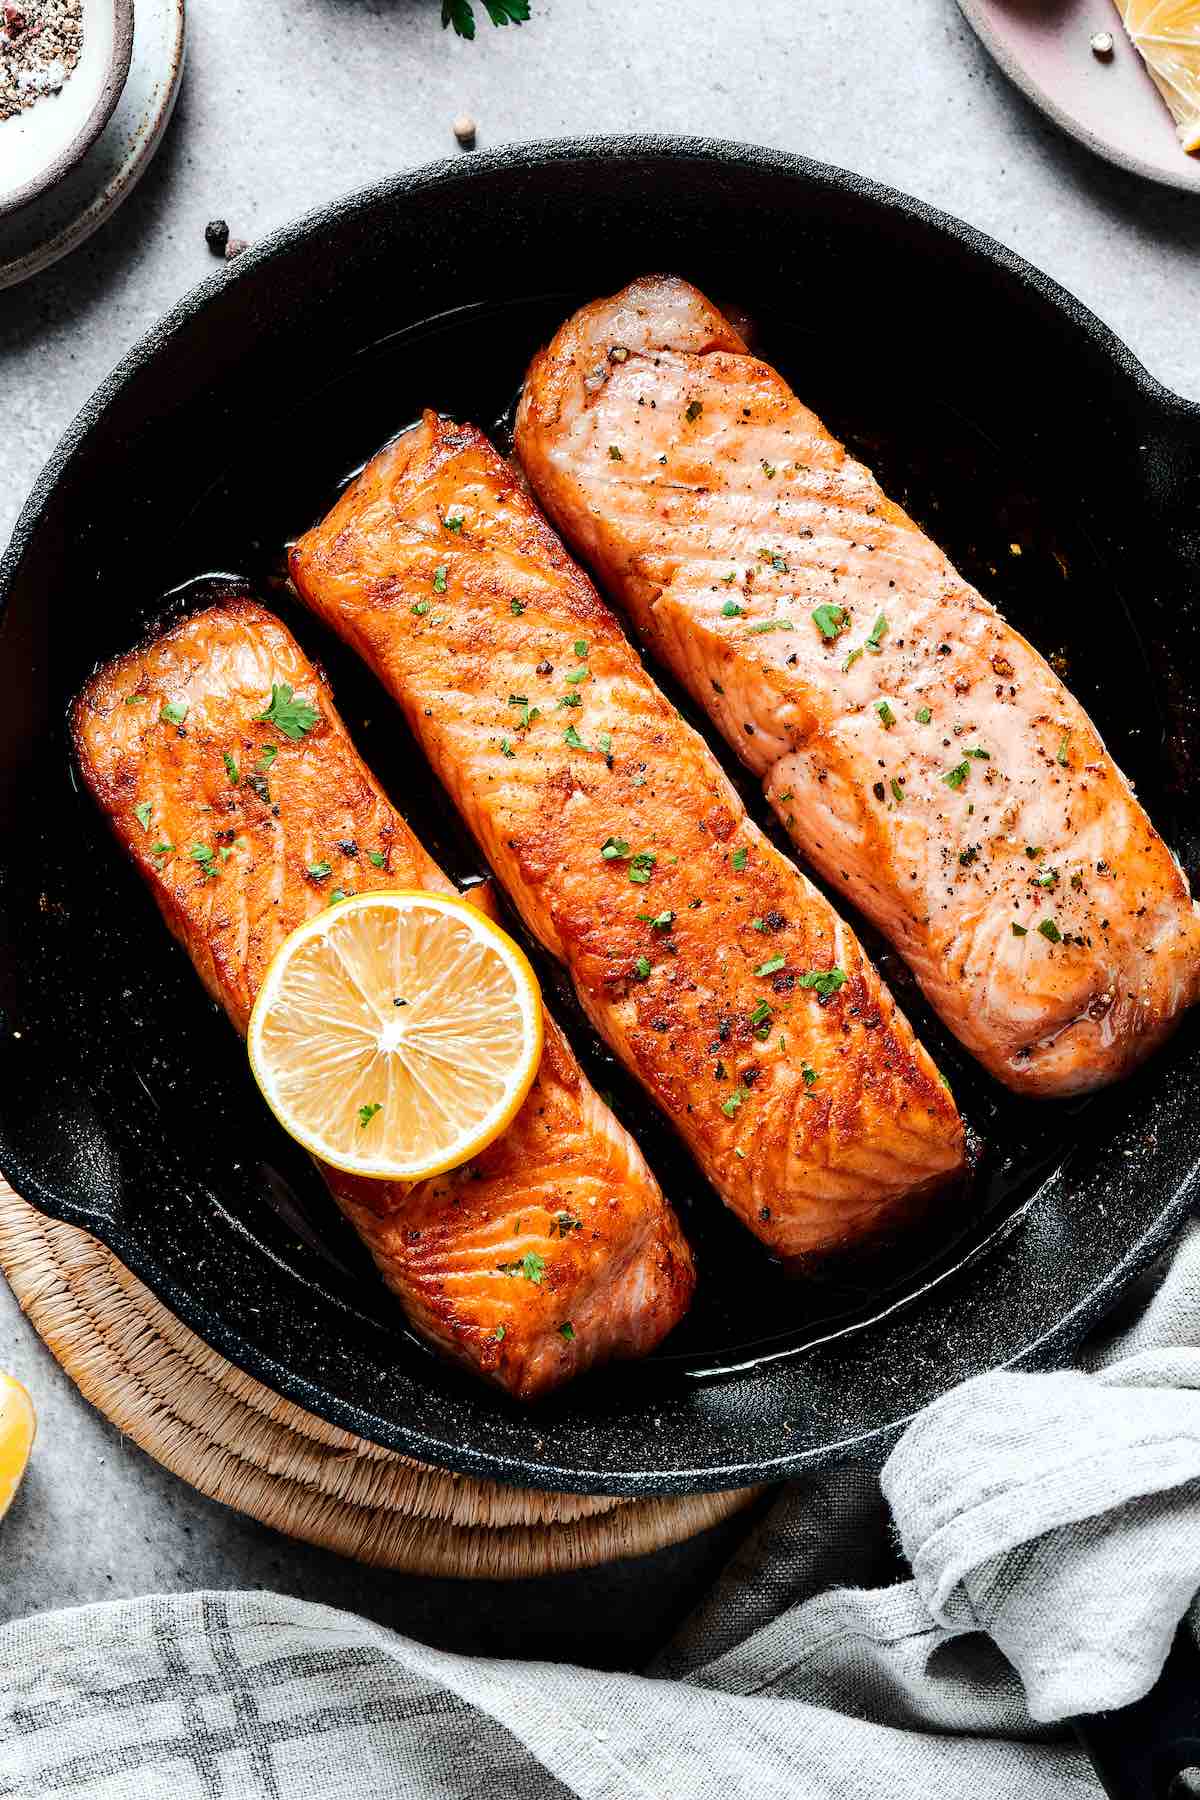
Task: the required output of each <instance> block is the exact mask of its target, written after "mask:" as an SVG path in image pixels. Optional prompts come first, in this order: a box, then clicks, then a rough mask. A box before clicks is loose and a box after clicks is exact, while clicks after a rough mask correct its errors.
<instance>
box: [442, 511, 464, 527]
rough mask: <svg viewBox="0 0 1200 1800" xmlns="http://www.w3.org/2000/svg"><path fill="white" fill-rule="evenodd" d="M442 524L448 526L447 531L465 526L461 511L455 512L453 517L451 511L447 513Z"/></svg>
mask: <svg viewBox="0 0 1200 1800" xmlns="http://www.w3.org/2000/svg"><path fill="white" fill-rule="evenodd" d="M442 524H443V525H444V526H445V527H446V530H447V531H461V530H462V528H463V516H462V514H461V513H455V515H454V517H453V518H451V517H450V515H449V513H447V514H446V517H445V518H444V519H443V520H442Z"/></svg>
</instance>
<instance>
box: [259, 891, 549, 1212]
mask: <svg viewBox="0 0 1200 1800" xmlns="http://www.w3.org/2000/svg"><path fill="white" fill-rule="evenodd" d="M247 1046H248V1049H249V1052H250V1067H251V1068H252V1069H253V1071H254V1077H255V1080H256V1081H257V1082H258V1085H259V1087H260V1088H261V1089H262V1092H263V1097H264V1099H265V1100H266V1102H267V1105H268V1106H269V1107H270V1108H271V1111H272V1112H273V1113H274V1114H275V1117H276V1118H277V1119H278V1120H279V1123H280V1124H281V1125H282V1126H283V1128H284V1130H285V1131H288V1132H290V1133H291V1135H292V1136H293V1137H294V1138H296V1139H297V1140H298V1141H299V1142H300V1143H301V1144H303V1145H304V1147H305V1149H306V1150H309V1151H311V1153H312V1154H313V1155H314V1156H318V1157H320V1158H321V1159H322V1161H324V1162H327V1163H332V1164H333V1166H334V1167H335V1168H338V1169H345V1170H347V1171H349V1172H350V1173H351V1174H355V1175H367V1176H371V1177H374V1178H375V1179H378V1180H403V1181H417V1180H420V1179H422V1178H423V1177H425V1176H427V1175H437V1174H440V1173H441V1171H442V1170H444V1169H451V1168H454V1167H456V1166H457V1165H458V1164H459V1163H464V1162H467V1161H468V1160H469V1159H470V1158H471V1157H472V1156H474V1155H476V1154H477V1153H478V1152H479V1151H480V1150H482V1149H483V1148H484V1146H485V1145H486V1144H490V1143H491V1141H492V1139H493V1138H495V1137H498V1136H499V1134H500V1133H501V1132H502V1131H503V1130H504V1128H505V1126H506V1125H508V1124H509V1123H510V1121H511V1120H512V1118H513V1116H514V1114H515V1113H516V1111H517V1109H518V1108H519V1107H520V1105H521V1102H522V1101H523V1100H524V1098H525V1096H526V1094H527V1093H528V1092H529V1087H530V1083H531V1082H532V1081H533V1078H534V1076H535V1075H536V1073H537V1068H538V1063H539V1062H540V1060H541V1055H542V1002H541V995H540V993H539V991H538V985H537V981H536V978H535V976H534V973H533V970H532V969H531V968H530V966H529V963H528V961H527V959H526V957H525V955H524V954H523V952H522V951H521V950H520V949H519V948H518V946H517V945H516V944H514V943H513V941H512V939H511V938H510V937H509V936H508V935H507V933H505V932H503V931H501V929H500V927H499V926H498V925H496V924H494V923H493V922H492V920H491V919H489V918H487V917H485V915H484V914H483V913H481V912H480V911H478V910H477V909H476V908H475V907H473V906H471V905H469V904H468V903H467V902H466V901H465V900H460V899H457V898H455V897H452V896H450V895H447V894H432V893H424V892H413V893H409V892H402V893H388V892H382V893H370V894H358V895H354V896H352V897H350V898H349V899H345V900H339V901H337V902H336V903H335V904H334V905H333V906H330V907H328V908H327V909H326V910H325V911H324V912H322V913H318V914H317V915H316V917H315V918H312V919H308V920H307V921H306V922H305V923H304V924H303V925H301V926H300V927H299V928H298V929H297V930H296V931H294V932H293V933H292V934H291V936H290V937H289V938H287V939H286V940H285V941H284V943H283V944H282V945H281V946H280V948H279V950H278V951H277V952H276V954H275V957H274V959H273V960H272V962H271V966H270V968H269V969H268V970H267V974H266V977H265V979H264V981H263V984H262V987H261V988H260V990H259V994H258V998H257V1000H256V1001H255V1003H254V1010H253V1012H252V1013H251V1015H250V1029H249V1033H248V1036H247Z"/></svg>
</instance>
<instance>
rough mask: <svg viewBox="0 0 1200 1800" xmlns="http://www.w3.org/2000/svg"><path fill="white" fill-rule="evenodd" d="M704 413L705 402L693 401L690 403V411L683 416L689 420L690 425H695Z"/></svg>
mask: <svg viewBox="0 0 1200 1800" xmlns="http://www.w3.org/2000/svg"><path fill="white" fill-rule="evenodd" d="M703 411H704V405H703V402H702V401H700V400H693V401H691V402H690V403H689V405H688V409H687V411H686V412H685V413H684V415H683V416H684V418H685V419H686V420H687V422H688V424H689V425H694V424H695V422H696V420H697V419H698V418H699V417H700V414H701V413H702V412H703Z"/></svg>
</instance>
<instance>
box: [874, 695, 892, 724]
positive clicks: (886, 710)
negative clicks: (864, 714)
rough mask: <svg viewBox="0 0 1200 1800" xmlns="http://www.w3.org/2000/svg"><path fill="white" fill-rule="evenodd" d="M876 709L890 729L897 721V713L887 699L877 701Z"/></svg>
mask: <svg viewBox="0 0 1200 1800" xmlns="http://www.w3.org/2000/svg"><path fill="white" fill-rule="evenodd" d="M875 711H876V712H877V713H878V714H879V718H880V721H881V723H882V724H883V725H884V727H885V728H886V729H887V730H888V731H890V730H891V728H892V726H893V725H894V724H895V723H896V715H895V713H894V712H893V711H892V709H891V707H890V706H889V705H888V703H887V701H886V700H880V701H877V702H876V706H875Z"/></svg>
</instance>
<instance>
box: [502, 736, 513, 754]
mask: <svg viewBox="0 0 1200 1800" xmlns="http://www.w3.org/2000/svg"><path fill="white" fill-rule="evenodd" d="M500 754H501V756H508V757H513V756H515V755H516V754H517V753H516V751H515V750H514V749H513V747H512V745H511V744H510V743H509V741H508V739H507V738H501V739H500Z"/></svg>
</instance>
